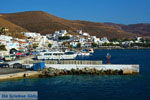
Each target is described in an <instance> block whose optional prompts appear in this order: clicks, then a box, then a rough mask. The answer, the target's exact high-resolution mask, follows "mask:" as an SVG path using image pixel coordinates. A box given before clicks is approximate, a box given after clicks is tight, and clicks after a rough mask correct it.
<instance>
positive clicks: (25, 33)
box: [22, 32, 41, 38]
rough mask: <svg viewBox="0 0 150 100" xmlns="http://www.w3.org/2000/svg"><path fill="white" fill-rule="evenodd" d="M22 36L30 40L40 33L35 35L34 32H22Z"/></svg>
mask: <svg viewBox="0 0 150 100" xmlns="http://www.w3.org/2000/svg"><path fill="white" fill-rule="evenodd" d="M22 34H23V35H24V36H26V37H32V38H35V37H39V36H41V34H40V33H35V32H22Z"/></svg>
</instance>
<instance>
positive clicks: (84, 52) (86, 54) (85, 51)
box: [78, 49, 93, 56]
mask: <svg viewBox="0 0 150 100" xmlns="http://www.w3.org/2000/svg"><path fill="white" fill-rule="evenodd" d="M92 53H93V51H92V50H91V51H89V50H88V49H83V50H81V52H78V56H91V55H92Z"/></svg>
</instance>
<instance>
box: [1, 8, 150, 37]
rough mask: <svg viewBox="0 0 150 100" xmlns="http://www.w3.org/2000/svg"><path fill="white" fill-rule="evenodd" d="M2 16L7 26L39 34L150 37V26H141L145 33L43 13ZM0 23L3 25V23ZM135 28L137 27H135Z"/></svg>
mask: <svg viewBox="0 0 150 100" xmlns="http://www.w3.org/2000/svg"><path fill="white" fill-rule="evenodd" d="M1 15H2V16H0V18H1V19H3V20H7V21H8V22H9V23H7V25H9V24H10V23H11V24H14V25H16V27H17V26H18V27H19V29H18V30H22V31H31V32H39V33H42V34H51V33H53V32H54V31H56V30H64V29H65V30H70V31H75V30H79V29H82V30H83V31H84V32H88V33H90V35H96V36H97V37H104V36H106V37H108V38H133V37H135V36H147V37H149V36H150V33H149V32H150V30H149V29H150V25H146V26H145V25H141V26H142V27H143V28H144V29H145V27H147V28H146V29H145V30H144V32H145V33H143V31H141V29H140V28H137V32H136V31H135V29H136V28H133V26H132V28H129V27H131V26H130V25H129V26H126V25H119V24H113V23H112V24H113V25H112V24H110V23H96V22H89V21H80V20H66V19H63V18H60V17H57V16H54V15H51V14H48V13H46V12H43V11H27V12H17V13H9V14H1ZM0 23H1V24H3V22H0ZM7 25H6V26H7ZM135 27H137V26H136V25H135ZM11 30H13V28H12V29H11Z"/></svg>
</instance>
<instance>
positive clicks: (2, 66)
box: [0, 63, 9, 68]
mask: <svg viewBox="0 0 150 100" xmlns="http://www.w3.org/2000/svg"><path fill="white" fill-rule="evenodd" d="M7 67H9V64H5V63H3V64H0V68H7Z"/></svg>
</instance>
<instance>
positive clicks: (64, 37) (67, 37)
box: [58, 36, 70, 40]
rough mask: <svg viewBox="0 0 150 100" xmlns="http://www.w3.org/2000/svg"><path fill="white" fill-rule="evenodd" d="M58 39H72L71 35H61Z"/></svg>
mask: <svg viewBox="0 0 150 100" xmlns="http://www.w3.org/2000/svg"><path fill="white" fill-rule="evenodd" d="M58 39H59V40H68V39H70V37H69V36H63V37H59V38H58Z"/></svg>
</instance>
